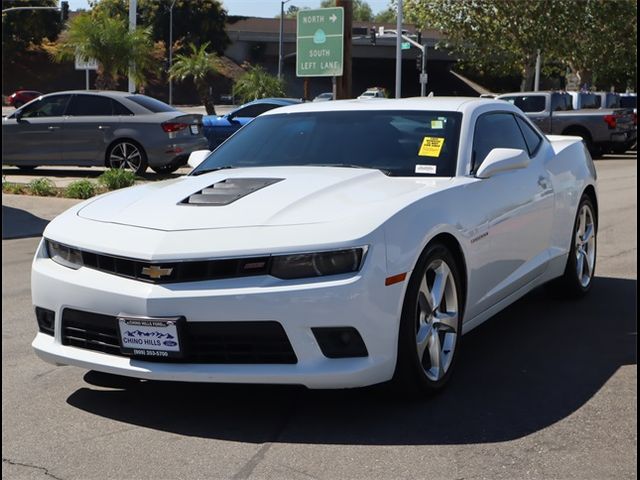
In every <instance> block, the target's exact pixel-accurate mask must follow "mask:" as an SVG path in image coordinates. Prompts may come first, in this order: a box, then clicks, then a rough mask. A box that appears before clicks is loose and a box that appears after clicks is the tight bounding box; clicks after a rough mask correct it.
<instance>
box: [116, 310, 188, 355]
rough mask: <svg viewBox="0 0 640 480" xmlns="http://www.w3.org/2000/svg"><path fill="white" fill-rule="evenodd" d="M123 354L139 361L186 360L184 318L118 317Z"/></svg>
mask: <svg viewBox="0 0 640 480" xmlns="http://www.w3.org/2000/svg"><path fill="white" fill-rule="evenodd" d="M117 322H118V340H119V342H120V351H121V353H123V354H124V355H129V356H131V357H134V358H138V359H146V360H149V359H154V360H162V359H175V358H184V350H185V348H184V342H183V339H184V338H185V336H184V324H185V322H186V320H185V318H184V317H139V316H135V315H126V314H120V315H118V317H117Z"/></svg>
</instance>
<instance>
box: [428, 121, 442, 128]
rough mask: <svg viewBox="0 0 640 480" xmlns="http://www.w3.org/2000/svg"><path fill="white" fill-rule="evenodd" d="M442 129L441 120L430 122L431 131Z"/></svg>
mask: <svg viewBox="0 0 640 480" xmlns="http://www.w3.org/2000/svg"><path fill="white" fill-rule="evenodd" d="M443 128H444V124H443V122H442V120H431V129H432V130H440V129H443Z"/></svg>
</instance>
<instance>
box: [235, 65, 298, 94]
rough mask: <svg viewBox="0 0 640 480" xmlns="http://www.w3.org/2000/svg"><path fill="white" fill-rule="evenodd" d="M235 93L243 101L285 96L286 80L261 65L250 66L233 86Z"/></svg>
mask: <svg viewBox="0 0 640 480" xmlns="http://www.w3.org/2000/svg"><path fill="white" fill-rule="evenodd" d="M233 95H234V97H238V98H239V99H240V100H241V101H242V102H249V101H251V100H256V99H258V98H267V97H284V96H285V89H284V82H283V81H282V80H279V79H278V78H277V77H276V76H275V75H270V74H269V73H268V72H267V71H266V70H265V69H264V68H262V67H261V66H259V65H256V66H251V67H249V70H248V71H247V73H245V74H244V75H242V76H241V77H240V78H239V79H238V81H237V82H236V83H235V84H234V86H233Z"/></svg>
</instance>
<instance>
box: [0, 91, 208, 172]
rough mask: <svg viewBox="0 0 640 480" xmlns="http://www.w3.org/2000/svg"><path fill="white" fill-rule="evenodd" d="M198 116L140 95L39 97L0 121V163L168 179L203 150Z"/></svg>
mask: <svg viewBox="0 0 640 480" xmlns="http://www.w3.org/2000/svg"><path fill="white" fill-rule="evenodd" d="M207 146H208V142H207V139H206V138H205V137H204V135H203V133H202V115H192V114H185V113H183V112H181V111H179V110H176V109H175V108H173V107H171V106H170V105H167V104H166V103H163V102H161V101H159V100H156V99H154V98H151V97H147V96H145V95H138V94H131V93H127V92H113V91H99V92H98V91H86V90H79V91H67V92H58V93H51V94H48V95H43V96H41V97H38V98H37V99H34V100H32V101H31V102H29V103H27V104H26V105H24V106H22V107H21V108H20V109H18V110H16V111H15V112H14V113H13V114H11V115H10V116H8V117H4V118H3V119H2V163H3V165H15V166H17V167H19V168H23V169H30V168H33V167H36V166H39V165H75V166H103V165H104V166H107V167H110V168H124V169H130V170H133V171H134V172H136V173H143V172H144V171H145V170H146V169H147V166H149V167H151V168H152V169H153V170H154V171H156V172H158V173H170V172H173V171H175V170H176V169H178V168H179V167H180V166H182V165H184V164H185V163H186V160H187V158H188V156H189V154H190V153H191V152H193V151H194V150H200V149H205V148H207Z"/></svg>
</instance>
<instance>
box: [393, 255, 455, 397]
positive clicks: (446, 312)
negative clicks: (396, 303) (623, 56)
mask: <svg viewBox="0 0 640 480" xmlns="http://www.w3.org/2000/svg"><path fill="white" fill-rule="evenodd" d="M436 284H438V285H441V286H442V287H441V288H440V287H436ZM437 292H440V293H437ZM425 293H426V295H425ZM434 297H435V298H434ZM429 298H431V299H432V300H429ZM434 300H435V301H434ZM434 306H435V308H434ZM463 308H464V295H463V291H462V288H461V282H460V273H459V272H458V267H457V265H456V261H455V259H454V257H453V255H452V254H451V252H450V251H449V250H448V249H447V248H446V247H445V246H444V245H442V244H440V243H435V244H433V245H430V246H428V247H427V248H426V249H425V251H424V252H423V253H422V255H421V256H420V259H419V260H418V263H417V265H416V268H415V269H414V271H413V273H412V275H411V278H410V279H409V285H408V286H407V293H406V295H405V299H404V304H403V307H402V316H401V318H400V331H399V335H398V360H397V363H396V370H395V373H394V377H393V381H392V383H394V384H395V387H396V388H398V389H399V390H401V391H403V392H405V393H408V394H410V395H419V394H430V393H435V392H436V391H438V390H440V389H442V388H443V387H444V385H445V384H446V383H447V382H448V380H449V378H450V377H451V372H452V371H453V367H454V364H455V360H456V358H457V355H458V350H459V344H460V336H461V333H462V317H463V313H464V312H463ZM434 312H435V313H434Z"/></svg>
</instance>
